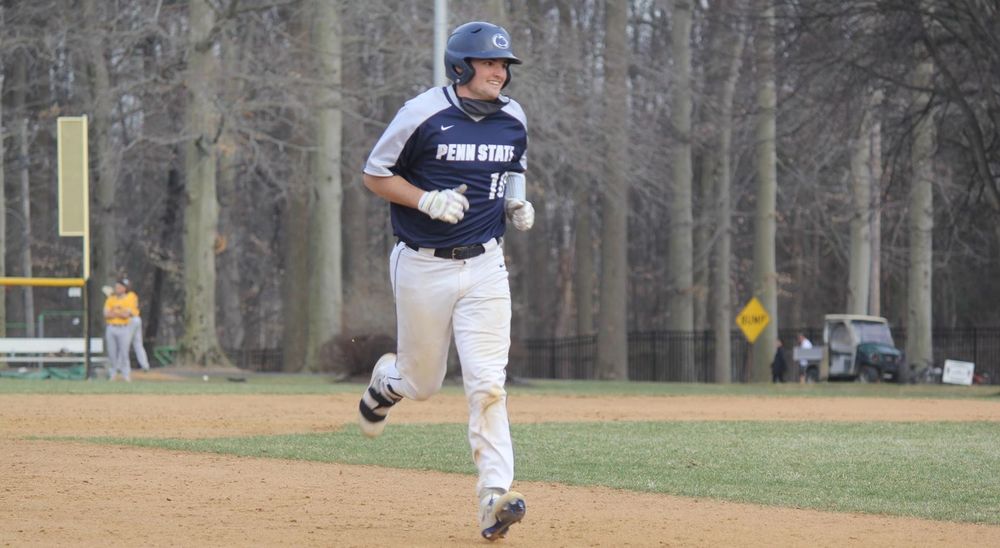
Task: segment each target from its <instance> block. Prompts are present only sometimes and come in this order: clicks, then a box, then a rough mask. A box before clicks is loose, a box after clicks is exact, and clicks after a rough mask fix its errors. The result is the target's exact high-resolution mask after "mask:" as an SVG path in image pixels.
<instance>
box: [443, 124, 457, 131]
mask: <svg viewBox="0 0 1000 548" xmlns="http://www.w3.org/2000/svg"><path fill="white" fill-rule="evenodd" d="M453 127H455V124H452V125H450V126H441V131H448V130H449V129H451V128H453Z"/></svg>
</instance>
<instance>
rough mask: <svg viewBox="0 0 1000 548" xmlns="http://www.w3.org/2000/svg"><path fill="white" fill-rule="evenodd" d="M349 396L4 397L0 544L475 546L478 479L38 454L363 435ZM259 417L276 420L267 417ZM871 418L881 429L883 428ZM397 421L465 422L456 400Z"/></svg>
mask: <svg viewBox="0 0 1000 548" xmlns="http://www.w3.org/2000/svg"><path fill="white" fill-rule="evenodd" d="M356 405H357V401H356V398H355V397H354V396H349V395H336V396H300V395H296V396H267V395H252V396H236V395H223V396H201V395H199V396H177V395H172V396H150V395H65V396H64V395H8V396H2V397H0V545H4V546H52V545H72V546H96V545H101V546H106V545H110V546H135V545H145V546H176V545H180V546H234V545H240V546H246V545H254V546H274V545H286V546H288V545H290V546H370V545H375V544H380V545H386V544H389V545H391V544H396V545H401V546H469V545H485V544H487V543H486V541H482V540H481V539H479V538H478V537H477V531H476V524H475V520H474V506H473V505H474V502H473V500H472V496H471V490H472V483H473V480H472V479H471V478H470V477H468V476H461V475H454V474H442V473H436V472H418V471H408V470H394V469H385V468H377V467H366V466H348V465H339V464H325V463H313V462H296V461H285V460H274V459H260V458H241V457H233V456H220V455H209V454H200V453H184V452H175V451H165V450H158V449H142V448H134V447H111V446H97V445H91V444H84V443H73V442H54V441H45V440H35V439H30V437H31V436H97V435H113V436H159V437H208V436H233V435H243V434H275V433H294V432H321V431H331V430H335V429H339V428H342V427H345V426H347V427H353V423H354V420H355V409H356ZM509 407H510V412H511V419H512V421H513V422H515V423H526V422H541V421H573V420H587V421H596V420H601V421H615V420H737V419H740V420H820V419H823V420H829V417H831V416H836V417H837V418H838V420H845V421H854V420H867V419H869V418H870V417H872V416H880V417H882V418H883V420H890V421H914V420H948V421H968V420H977V421H994V422H1000V403H997V402H987V401H973V400H916V399H914V400H907V399H860V398H858V399H851V400H850V405H846V406H845V405H844V400H843V399H832V398H831V399H821V398H795V397H788V398H765V397H728V398H727V397H669V398H665V397H629V398H608V397H600V398H598V397H583V396H580V397H553V396H547V397H544V398H543V397H539V396H520V395H519V396H517V397H512V398H511V400H510V404H509ZM262 409H266V410H267V412H266V413H262V412H261V410H262ZM876 411H877V413H876ZM393 413H394V414H393V422H409V423H414V422H426V423H434V422H464V417H465V402H464V399H463V398H461V397H460V396H450V395H438V396H436V397H435V398H433V399H432V400H430V401H428V402H422V403H414V402H405V403H404V404H403V405H401V406H400V407H399V408H398V410H394V412H393ZM517 488H519V489H520V490H521V491H523V492H524V493H525V495H526V496H527V499H528V507H529V512H528V518H526V520H525V522H524V523H522V524H520V525H518V526H517V527H516V528H515V529H513V530H512V532H511V536H510V538H508V539H505V540H504V541H502V542H501V543H500V544H499V545H502V546H546V547H547V546H916V545H920V546H998V545H1000V527H992V526H980V525H970V524H959V523H947V522H937V521H927V520H918V519H909V518H895V517H884V516H872V515H862V514H843V513H833V512H819V511H813V510H801V509H794V508H776V507H764V506H755V505H748V504H737V503H727V502H719V501H712V500H704V499H691V498H680V497H671V496H665V495H656V494H648V493H634V492H628V491H621V490H612V489H605V488H582V487H569V486H565V485H559V484H548V483H539V482H519V483H518V484H517Z"/></svg>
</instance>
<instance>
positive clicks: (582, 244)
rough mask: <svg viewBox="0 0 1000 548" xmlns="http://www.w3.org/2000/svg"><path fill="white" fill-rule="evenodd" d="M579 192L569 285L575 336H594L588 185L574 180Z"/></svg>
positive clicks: (576, 203) (591, 237)
mask: <svg viewBox="0 0 1000 548" xmlns="http://www.w3.org/2000/svg"><path fill="white" fill-rule="evenodd" d="M577 184H579V185H581V187H582V190H580V191H579V192H577V193H576V196H577V199H576V200H575V203H574V207H575V208H576V212H577V213H576V216H575V218H574V220H573V264H574V265H575V266H574V268H573V286H574V287H575V288H576V335H577V336H578V337H581V336H583V335H592V334H593V333H594V237H593V227H592V223H593V215H594V209H593V208H592V207H591V206H590V199H591V193H592V192H593V191H592V190H591V188H590V185H589V184H587V183H586V182H585V181H578V182H577Z"/></svg>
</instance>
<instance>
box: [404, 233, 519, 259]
mask: <svg viewBox="0 0 1000 548" xmlns="http://www.w3.org/2000/svg"><path fill="white" fill-rule="evenodd" d="M494 239H495V240H496V241H497V243H500V238H494ZM403 244H405V245H406V247H408V248H410V249H412V250H414V251H420V246H418V245H417V244H411V243H410V242H403ZM483 253H486V246H484V245H483V244H472V245H460V246H457V247H440V248H437V249H435V250H434V256H435V257H438V258H441V259H455V260H459V261H463V260H465V259H471V258H473V257H478V256H480V255H482V254H483Z"/></svg>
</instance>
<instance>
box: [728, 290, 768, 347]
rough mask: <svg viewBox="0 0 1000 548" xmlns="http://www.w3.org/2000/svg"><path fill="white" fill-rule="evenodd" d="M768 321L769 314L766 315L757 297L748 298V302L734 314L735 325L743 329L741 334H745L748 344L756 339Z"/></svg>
mask: <svg viewBox="0 0 1000 548" xmlns="http://www.w3.org/2000/svg"><path fill="white" fill-rule="evenodd" d="M770 321H771V316H768V315H767V310H764V305H762V304H760V301H758V300H757V297H754V298H752V299H750V302H748V303H747V305H746V306H744V307H743V310H742V311H740V314H739V315H738V316H736V325H738V326H740V329H742V330H743V334H744V335H746V337H747V340H748V341H750V344H753V342H754V341H756V340H757V337H758V336H760V332H761V331H763V330H764V328H765V327H767V324H768V322H770Z"/></svg>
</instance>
